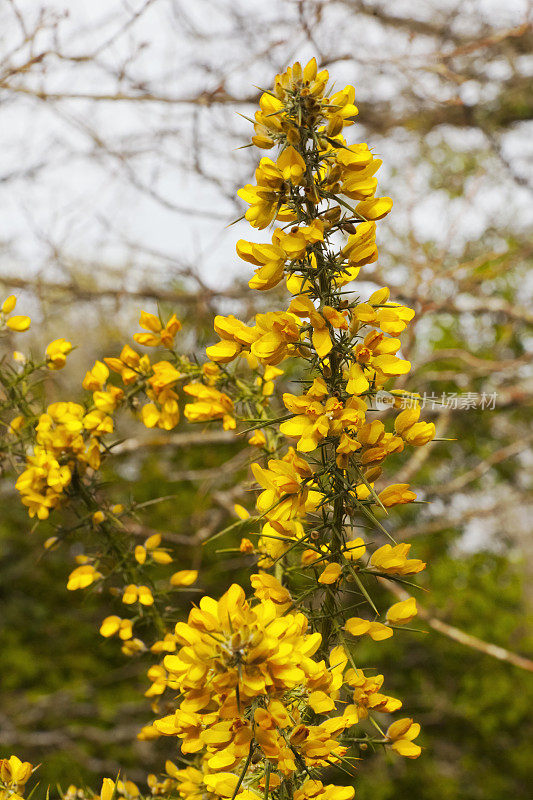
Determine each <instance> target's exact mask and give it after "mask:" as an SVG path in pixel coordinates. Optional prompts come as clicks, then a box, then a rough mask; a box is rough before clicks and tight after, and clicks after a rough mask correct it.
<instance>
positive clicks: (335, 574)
mask: <svg viewBox="0 0 533 800" xmlns="http://www.w3.org/2000/svg"><path fill="white" fill-rule="evenodd" d="M341 573H342V567H341V565H340V564H328V565H327V567H326V568H325V569H324V570H323V571H322V572H321V573H320V575H319V577H318V582H319V583H325V584H331V583H337V581H338V580H339V578H340V576H341Z"/></svg>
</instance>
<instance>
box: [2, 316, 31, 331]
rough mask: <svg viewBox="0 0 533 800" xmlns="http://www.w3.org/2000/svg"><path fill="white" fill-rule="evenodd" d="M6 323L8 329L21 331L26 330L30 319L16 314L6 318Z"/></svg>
mask: <svg viewBox="0 0 533 800" xmlns="http://www.w3.org/2000/svg"><path fill="white" fill-rule="evenodd" d="M6 325H7V327H8V328H9V329H10V330H12V331H16V332H17V333H22V332H23V331H27V330H28V328H29V327H30V325H31V319H30V318H29V317H26V316H23V315H18V316H15V317H10V318H9V319H8V320H6Z"/></svg>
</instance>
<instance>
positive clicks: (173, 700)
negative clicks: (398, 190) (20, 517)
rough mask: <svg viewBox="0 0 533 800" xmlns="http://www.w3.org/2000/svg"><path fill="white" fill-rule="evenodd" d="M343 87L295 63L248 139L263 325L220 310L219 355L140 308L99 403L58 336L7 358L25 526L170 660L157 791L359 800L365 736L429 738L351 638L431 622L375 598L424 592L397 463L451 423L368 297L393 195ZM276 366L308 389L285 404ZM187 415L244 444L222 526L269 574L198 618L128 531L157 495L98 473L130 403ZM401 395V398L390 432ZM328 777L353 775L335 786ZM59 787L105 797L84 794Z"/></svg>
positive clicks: (160, 422)
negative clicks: (404, 523) (250, 493)
mask: <svg viewBox="0 0 533 800" xmlns="http://www.w3.org/2000/svg"><path fill="white" fill-rule="evenodd" d="M328 80H329V76H328V73H327V72H326V71H325V70H324V71H320V72H319V71H318V70H317V65H316V62H315V60H312V61H311V62H309V64H307V66H306V67H305V68H304V69H302V67H301V66H300V64H298V63H296V64H294V65H293V66H292V67H290V68H288V69H287V71H286V72H285V73H284V74H282V75H278V76H277V77H276V80H275V84H274V88H273V90H272V91H265V92H264V93H263V94H262V96H261V99H260V109H259V110H258V111H257V112H256V115H255V123H254V127H255V135H254V136H253V139H252V141H253V144H254V145H256V146H257V147H259V148H262V149H265V150H269V149H274V148H276V149H277V156H276V158H275V159H274V158H272V159H271V158H268V157H263V158H261V160H260V162H259V166H258V167H257V170H256V173H255V179H256V183H255V184H249V185H247V186H245V187H244V188H242V189H241V190H240V192H239V195H240V197H241V198H242V199H243V200H244V201H245V202H246V203H247V204H248V206H249V208H248V210H247V211H246V214H245V218H246V219H247V220H248V222H249V223H250V225H251V226H252V227H254V228H258V229H264V228H266V227H267V226H269V225H270V224H271V223H274V222H277V223H279V226H278V227H275V228H274V231H273V233H272V237H271V242H270V243H266V244H257V243H255V242H252V241H245V240H240V241H239V242H238V243H237V252H238V254H239V256H240V257H241V258H242V259H244V260H245V261H247V262H249V263H251V264H252V265H253V266H254V267H255V273H254V275H253V277H252V278H251V280H250V287H251V288H252V289H256V290H258V291H267V290H269V289H271V288H273V287H276V286H278V284H280V283H281V282H282V281H285V283H286V287H287V290H288V293H289V295H290V299H288V301H287V303H286V307H284V308H282V309H279V310H276V309H272V310H268V311H266V312H265V313H259V314H257V315H256V316H255V319H254V320H253V322H251V323H250V324H247V323H246V322H244V321H241V320H239V319H237V318H236V317H235V316H233V315H229V316H217V317H216V318H215V321H214V328H215V331H216V333H217V335H218V337H219V341H218V342H217V343H215V344H213V345H212V346H210V347H208V348H207V351H206V355H207V358H205V356H204V357H203V358H202V357H200V356H196V355H195V356H190V355H189V356H188V355H186V354H184V353H182V352H180V347H179V334H180V329H181V323H180V321H179V320H178V319H177V318H176V316H175V315H173V316H171V317H170V319H168V320H166V321H165V320H163V319H161V318H160V317H159V316H156V315H155V314H151V313H147V312H145V311H143V312H142V313H141V317H140V326H141V328H142V332H139V333H136V334H134V336H133V339H134V340H135V343H136V346H140V347H142V348H148V353H150V355H148V354H146V353H144V351H143V353H142V354H141V353H140V352H138V350H137V349H134V348H133V347H131V346H130V345H128V344H126V345H125V346H124V348H123V349H122V351H121V353H120V355H118V356H112V357H107V358H103V359H102V360H101V361H97V362H96V363H95V364H94V366H93V367H92V368H91V369H90V370H89V371H88V372H87V374H86V376H85V378H84V380H83V388H84V390H85V391H86V397H85V399H84V400H83V401H80V402H72V401H70V400H62V401H59V402H54V403H52V404H50V405H48V406H47V407H46V410H45V411H44V413H40V411H41V410H42V378H43V372H46V371H47V370H56V369H61V368H63V367H64V366H65V363H66V360H67V357H68V354H69V352H70V351H71V349H72V345H71V343H70V342H68V341H67V340H65V339H58V340H56V341H54V342H52V343H51V344H49V345H48V347H47V348H46V353H45V357H44V359H43V360H42V361H40V362H39V361H35V360H33V359H32V358H31V357H30V356H27V355H23V354H21V353H19V352H16V353H15V354H14V356H13V359H14V360H12V359H11V358H10V357H7V356H6V358H5V359H4V361H3V362H2V365H1V381H2V392H3V394H2V401H1V414H2V420H3V424H4V427H5V431H6V435H5V437H4V443H3V447H2V455H3V459H4V462H5V467H6V468H8V467H15V468H17V469H18V473H19V474H18V478H17V481H16V488H17V490H18V492H19V493H20V498H21V500H22V503H23V504H24V505H25V506H26V507H27V510H28V514H29V516H30V517H31V518H32V519H35V520H36V523H38V522H39V521H41V520H48V523H47V524H49V525H50V524H51V525H52V526H53V527H54V535H53V536H49V537H48V538H47V539H46V541H45V543H44V546H45V548H48V549H50V548H55V547H58V546H60V544H61V542H62V541H64V540H68V539H72V538H74V539H76V540H81V541H83V542H84V545H85V552H84V553H83V554H82V555H78V556H77V557H76V560H77V565H76V566H75V568H74V569H73V571H72V572H71V574H70V576H69V577H68V582H67V589H68V590H70V591H77V590H86V589H88V588H89V587H91V588H94V587H97V588H99V589H100V591H104V592H107V593H108V595H109V598H110V609H109V610H110V611H112V612H115V613H110V614H109V616H107V617H106V618H105V619H103V620H102V623H101V628H100V633H101V635H102V636H104V637H116V638H117V641H118V642H120V643H121V647H122V651H123V652H124V654H125V655H127V656H132V657H134V656H135V655H136V654H139V653H144V654H147V653H150V654H151V657H152V658H153V664H152V666H151V667H150V668H149V670H148V678H149V688H148V690H147V691H146V696H147V697H148V698H150V700H151V703H152V711H153V715H154V718H153V722H152V724H150V725H147V726H146V727H144V728H143V729H142V730H141V731H140V732H139V733H138V736H139V737H140V738H144V739H157V738H158V737H162V736H165V737H172V738H174V739H175V741H176V757H175V759H174V760H173V761H167V762H166V764H165V768H164V773H162V774H161V775H159V776H156V775H149V776H148V778H147V784H148V789H147V790H146V791H147V792H148V794H150V793H151V794H155V795H161V796H173V797H180V798H184V799H186V800H217V799H218V798H231V799H232V800H233V799H234V798H240V800H260V799H261V798H269V797H272V798H276V800H289V798H290V800H311V798H313V799H316V800H350V798H352V797H353V796H354V793H355V789H354V788H353V783H354V775H355V764H356V762H357V761H358V759H359V758H360V756H361V755H362V754H363V753H364V751H365V750H369V749H376V748H379V747H385V748H391V749H392V750H393V751H395V752H396V753H397V754H398V755H399V756H404V757H408V758H417V757H418V756H419V755H420V752H421V748H420V747H419V745H418V744H416V742H415V741H414V740H415V739H416V738H417V736H418V733H419V730H420V726H419V725H418V724H417V723H416V722H414V721H413V719H411V717H409V716H400V715H396V716H395V717H393V718H392V719H391V718H389V720H388V721H387V715H389V714H394V713H395V712H398V711H399V710H400V709H401V706H402V703H401V701H400V700H399V699H396V698H395V697H391V696H389V695H388V694H386V693H384V691H383V681H384V678H383V676H382V675H378V674H376V673H375V670H373V669H372V668H371V667H368V668H365V665H364V664H361V663H360V659H359V656H358V647H357V643H358V641H360V637H364V636H369V637H371V638H372V639H373V640H375V641H378V642H379V641H381V640H384V639H387V638H390V637H391V636H393V634H394V632H395V630H396V629H397V628H398V627H399V626H402V625H406V624H408V623H409V622H410V621H411V620H412V619H413V618H414V617H415V616H416V614H417V607H416V600H415V598H414V597H413V596H411V595H407V596H406V597H405V599H402V600H401V601H400V602H396V603H394V604H393V605H392V606H391V607H390V608H388V609H386V608H378V606H377V605H376V601H375V599H374V598H373V594H375V591H374V590H375V587H376V582H380V583H382V584H383V585H384V586H387V585H389V583H392V584H395V585H396V586H397V585H398V584H400V585H401V584H404V585H405V586H407V587H413V585H414V584H413V583H412V576H413V575H414V574H415V573H418V572H420V571H421V570H422V569H424V567H425V564H424V563H423V562H422V561H421V560H420V559H418V558H416V557H411V553H410V545H409V544H407V543H401V544H397V543H396V542H395V541H394V539H393V538H392V536H391V535H390V534H389V533H388V532H387V531H386V530H385V528H384V527H383V524H382V520H383V518H384V516H385V515H388V514H394V511H393V510H392V511H389V510H390V509H394V507H395V506H397V505H401V504H405V503H413V502H416V494H415V492H414V491H413V490H412V489H411V487H410V486H409V485H408V484H404V483H395V482H394V476H393V475H390V474H389V475H388V474H387V470H386V467H385V462H386V461H387V458H388V456H390V455H392V454H396V453H400V452H401V451H402V450H403V449H404V448H405V447H406V446H409V447H411V446H414V447H419V446H423V445H425V444H427V443H428V442H429V441H431V440H432V439H433V438H434V436H435V427H434V425H433V424H430V423H427V422H424V421H421V420H420V405H419V403H418V399H417V395H416V394H411V393H408V392H406V391H404V390H401V389H396V390H395V389H394V388H393V380H394V378H395V377H397V376H402V375H405V374H406V373H407V372H408V371H409V369H410V364H409V362H408V361H406V360H404V359H402V358H401V357H399V356H398V355H397V354H398V352H399V351H400V348H401V342H400V339H399V338H397V337H398V336H399V335H400V334H401V333H402V331H403V330H404V329H405V327H406V326H407V325H408V323H409V321H410V320H411V319H412V317H413V311H412V310H411V309H409V308H407V307H405V306H402V305H400V304H398V303H395V302H393V301H391V300H390V299H389V290H388V289H387V288H386V287H383V288H381V289H378V290H377V291H375V292H374V293H373V294H371V295H370V297H366V298H363V297H360V296H359V295H358V293H357V289H356V288H355V287H354V285H353V281H355V280H356V278H357V276H358V273H359V271H360V269H361V268H362V267H364V265H365V264H369V263H371V262H373V261H375V260H376V259H377V256H378V252H377V246H376V224H377V223H378V222H379V221H380V220H381V219H383V218H384V217H385V216H386V215H387V214H388V213H389V211H390V210H391V207H392V201H391V199H390V198H388V197H379V196H376V192H377V180H376V178H375V177H374V176H375V173H376V172H377V170H378V169H379V167H380V165H381V161H380V160H379V159H377V158H375V157H374V155H373V153H372V152H371V150H370V149H369V147H368V145H366V144H348V143H347V141H346V139H345V138H344V136H343V131H344V128H347V127H349V126H351V125H352V124H353V118H354V117H355V116H356V115H357V108H356V107H355V105H354V96H355V91H354V89H353V87H351V86H347V87H346V88H345V89H343V90H342V91H339V92H336V93H331V90H330V89H328ZM14 307H15V299H14V298H13V297H9V298H8V299H7V300H6V301H5V302H4V304H3V306H2V315H3V316H2V324H3V326H4V328H5V329H6V330H9V329H10V330H11V331H24V330H25V329H26V328H27V327H28V326H29V319H28V318H27V317H21V316H10V314H11V313H12V311H13V309H14ZM154 350H155V351H156V352H157V353H158V355H157V356H156V358H154V357H153V356H152V355H151V353H152V352H153V351H154ZM282 375H283V376H284V380H286V381H290V382H291V384H292V386H291V388H292V389H293V391H292V392H285V393H283V395H282V403H283V404H282V405H279V403H278V401H277V400H276V398H277V396H278V395H277V393H276V391H275V382H276V380H277V379H279V378H280V377H281V376H282ZM182 407H183V416H184V417H185V419H186V420H187V421H188V422H189V423H193V424H196V425H201V426H205V425H206V424H208V423H218V424H221V425H222V426H223V428H224V429H225V430H236V433H237V434H239V435H241V440H242V441H243V446H246V447H248V448H250V452H251V453H253V463H251V473H252V474H253V479H254V481H255V483H254V487H255V488H257V486H258V487H259V493H258V495H257V498H256V503H255V509H252V508H245V506H244V505H237V506H236V507H235V513H236V516H237V521H236V522H235V523H234V524H233V525H231V526H230V528H226V529H225V530H222V531H219V532H218V533H217V534H216V535H217V536H220V537H222V536H224V535H225V534H226V533H229V531H230V530H232V532H233V533H235V532H236V531H237V532H238V533H239V535H240V536H241V537H242V538H241V543H240V548H239V549H240V552H241V553H242V554H243V559H244V558H245V557H246V559H247V560H248V562H249V561H253V563H254V564H255V569H254V571H253V574H251V575H250V580H249V585H248V584H246V585H245V586H241V585H238V584H235V583H234V584H232V585H231V586H230V588H229V589H228V590H227V591H226V593H225V594H224V595H223V596H222V597H221V598H220V599H218V600H217V599H215V598H212V597H203V598H202V599H201V600H200V601H199V603H198V604H195V603H193V604H192V608H191V610H190V613H189V615H188V618H187V620H183V619H180V608H181V607H182V606H183V595H184V594H185V593H186V592H190V591H191V587H194V584H195V583H196V581H197V579H198V572H197V571H196V570H195V569H192V567H191V565H188V564H182V563H180V565H179V566H180V569H179V570H177V571H176V570H175V566H176V565H175V563H174V556H173V553H172V551H171V550H169V549H168V548H167V547H166V546H165V543H164V541H163V539H162V537H161V535H159V534H158V533H155V534H153V535H151V536H149V537H148V538H147V539H146V541H145V542H144V544H142V545H141V544H138V543H137V544H136V542H135V541H134V539H133V537H132V536H131V535H129V534H128V531H127V526H126V524H125V523H126V521H127V520H128V519H129V518H131V517H132V516H133V517H134V516H135V515H136V514H138V513H139V511H140V510H141V507H143V508H144V509H146V508H147V507H148V506H149V504H150V502H152V501H148V502H144V503H136V502H135V500H134V499H132V500H131V501H130V502H129V503H122V504H116V503H113V502H111V501H110V500H107V499H106V498H107V488H106V486H105V485H104V484H103V481H102V477H101V466H102V464H103V462H104V461H105V460H107V459H110V458H113V450H114V448H115V447H116V445H117V443H118V442H119V432H118V430H117V415H118V414H119V412H121V411H122V410H125V409H126V410H128V409H129V410H130V411H131V412H132V413H133V414H134V416H135V417H136V418H138V419H139V420H140V421H141V422H142V423H143V424H144V425H145V426H146V427H147V428H160V429H162V430H165V431H170V430H172V429H174V428H175V427H176V426H177V425H178V423H179V420H180V408H182ZM387 407H388V408H387ZM384 408H385V410H388V411H390V412H395V416H394V419H393V420H391V421H390V424H389V423H388V421H387V416H388V415H387V414H383V409H384ZM382 418H383V419H385V421H383V419H382ZM156 500H157V498H154V500H153V501H154V502H155V501H156ZM409 591H412V589H411V588H410V589H409ZM379 594H380V597H381V596H383V592H380V593H379ZM404 594H405V593H404ZM185 596H186V595H185ZM176 598H180V600H179V602H178V600H177V599H176ZM119 609H120V610H119ZM407 713H408V712H407ZM22 755H23V754H22ZM331 768H334V769H333V770H331ZM326 770H329V771H330V773H331V774H334V775H335V776H336V777H335V778H334V779H335V780H336V781H337V784H339V785H333V784H330V783H327V776H326ZM31 774H32V767H31V765H30V764H28V763H27V762H23V761H21V760H20V759H19V758H18V757H17V756H12V757H11V758H10V759H5V760H4V761H3V762H2V763H1V772H0V779H1V784H0V789H1V790H0V797H1V798H2V800H4V798H8V797H13V798H15V800H16V798H18V797H19V796H21V795H22V794H23V792H24V787H25V785H26V784H27V782H28V781H29V780H30V777H31ZM328 774H329V773H328ZM115 777H116V776H115ZM66 778H67V780H68V776H66ZM140 793H141V789H139V787H137V786H136V785H135V784H133V783H132V782H131V781H128V780H127V779H126V777H121V778H119V779H114V778H111V777H109V778H105V779H104V782H103V785H102V788H101V792H100V797H101V798H102V800H111V798H112V797H113V796H114V795H115V796H119V797H125V798H132V797H137V796H139V794H140ZM63 796H64V797H65V798H68V800H74V798H83V797H89V798H93V797H97V796H98V795H97V793H96V792H94V791H92V790H89V789H80V788H77V787H75V786H70V787H69V789H68V790H67V791H66V793H63Z"/></svg>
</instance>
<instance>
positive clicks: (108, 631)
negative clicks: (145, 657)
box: [100, 614, 133, 641]
mask: <svg viewBox="0 0 533 800" xmlns="http://www.w3.org/2000/svg"><path fill="white" fill-rule="evenodd" d="M132 628H133V623H132V621H131V620H130V619H121V618H120V617H117V616H116V615H114V614H113V615H111V616H110V617H106V618H105V619H104V621H103V622H102V624H101V626H100V633H101V634H102V636H105V637H106V639H107V638H108V637H109V636H114V635H115V633H118V635H119V637H120V638H121V639H122V640H124V641H125V640H127V639H131V637H132V636H133V632H132Z"/></svg>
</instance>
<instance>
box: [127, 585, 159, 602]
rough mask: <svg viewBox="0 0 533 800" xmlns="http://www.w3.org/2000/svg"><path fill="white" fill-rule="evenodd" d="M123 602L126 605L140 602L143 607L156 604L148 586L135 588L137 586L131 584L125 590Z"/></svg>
mask: <svg viewBox="0 0 533 800" xmlns="http://www.w3.org/2000/svg"><path fill="white" fill-rule="evenodd" d="M122 602H123V603H125V604H126V605H132V604H133V603H136V602H139V603H140V604H141V605H143V606H151V605H153V604H154V598H153V595H152V592H151V591H150V589H149V588H148V586H135V584H133V583H130V584H129V585H128V586H126V588H125V589H124V593H123V595H122Z"/></svg>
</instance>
